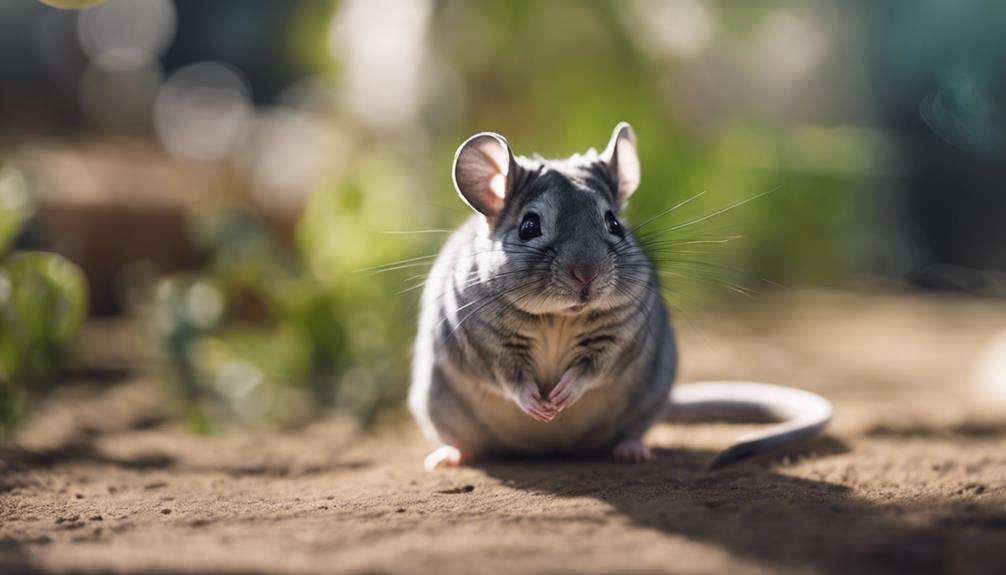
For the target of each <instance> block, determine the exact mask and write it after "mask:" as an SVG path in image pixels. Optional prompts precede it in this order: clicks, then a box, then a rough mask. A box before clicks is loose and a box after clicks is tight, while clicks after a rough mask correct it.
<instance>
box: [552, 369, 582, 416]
mask: <svg viewBox="0 0 1006 575" xmlns="http://www.w3.org/2000/svg"><path fill="white" fill-rule="evenodd" d="M581 395H583V386H582V385H580V384H579V380H578V379H577V378H575V377H573V376H572V375H570V374H566V375H564V376H563V378H562V380H561V381H560V382H559V383H558V385H556V386H555V387H553V388H552V391H551V392H550V393H549V394H548V401H549V402H550V403H551V404H552V405H553V406H554V409H555V412H556V413H559V412H560V411H562V410H564V409H566V408H567V407H569V406H571V405H573V404H574V403H576V400H578V399H580V396H581Z"/></svg>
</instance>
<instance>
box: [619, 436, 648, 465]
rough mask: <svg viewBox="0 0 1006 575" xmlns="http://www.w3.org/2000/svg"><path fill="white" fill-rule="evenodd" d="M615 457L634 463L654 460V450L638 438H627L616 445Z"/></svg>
mask: <svg viewBox="0 0 1006 575" xmlns="http://www.w3.org/2000/svg"><path fill="white" fill-rule="evenodd" d="M614 455H615V459H617V460H619V461H628V462H632V463H643V462H644V461H652V460H653V451H652V450H651V449H650V448H649V447H646V446H645V445H643V442H642V441H640V440H638V439H627V440H625V441H622V442H620V443H619V444H618V445H616V446H615V450H614Z"/></svg>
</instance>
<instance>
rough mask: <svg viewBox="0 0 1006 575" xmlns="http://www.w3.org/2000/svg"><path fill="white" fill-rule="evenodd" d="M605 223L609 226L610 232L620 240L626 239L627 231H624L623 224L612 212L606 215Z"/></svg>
mask: <svg viewBox="0 0 1006 575" xmlns="http://www.w3.org/2000/svg"><path fill="white" fill-rule="evenodd" d="M604 223H606V224H608V232H610V233H612V234H615V235H616V236H618V237H620V238H624V237H625V230H624V229H622V223H621V222H619V221H618V218H616V217H615V214H613V213H612V212H611V211H610V210H609V211H607V212H605V213H604Z"/></svg>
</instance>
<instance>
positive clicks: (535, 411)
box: [517, 383, 558, 423]
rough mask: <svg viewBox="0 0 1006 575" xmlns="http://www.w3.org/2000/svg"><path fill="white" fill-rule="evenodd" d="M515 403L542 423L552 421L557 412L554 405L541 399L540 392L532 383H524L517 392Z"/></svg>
mask: <svg viewBox="0 0 1006 575" xmlns="http://www.w3.org/2000/svg"><path fill="white" fill-rule="evenodd" d="M517 405H518V406H519V407H520V408H521V410H522V411H523V412H524V413H526V414H528V415H530V416H531V417H532V418H534V419H536V420H538V421H541V422H542V423H548V422H549V421H552V419H553V418H554V417H555V414H556V413H558V411H556V409H555V406H553V405H552V404H551V403H549V402H547V401H543V400H542V399H541V392H539V391H538V386H537V385H535V384H533V383H528V384H525V385H524V387H522V388H521V389H520V392H519V393H518V394H517Z"/></svg>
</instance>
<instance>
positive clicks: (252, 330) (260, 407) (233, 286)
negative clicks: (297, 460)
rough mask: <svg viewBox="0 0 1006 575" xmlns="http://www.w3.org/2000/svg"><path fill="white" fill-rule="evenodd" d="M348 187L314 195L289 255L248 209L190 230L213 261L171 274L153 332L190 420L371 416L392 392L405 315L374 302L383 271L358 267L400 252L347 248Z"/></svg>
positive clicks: (397, 381)
mask: <svg viewBox="0 0 1006 575" xmlns="http://www.w3.org/2000/svg"><path fill="white" fill-rule="evenodd" d="M350 190H351V187H346V186H344V187H341V188H340V187H333V188H324V189H321V190H319V191H318V192H317V193H316V194H315V196H314V197H313V198H312V200H311V202H310V205H309V207H308V209H307V210H306V212H305V215H304V217H303V218H302V221H301V223H300V225H299V227H298V233H297V235H298V247H297V249H295V250H292V251H290V250H284V249H282V248H281V247H280V246H279V244H278V243H277V242H276V241H275V239H274V238H273V237H272V236H271V234H270V232H269V231H268V230H267V228H266V227H265V226H264V225H263V224H262V223H261V222H260V221H258V220H257V219H256V218H255V217H254V216H253V215H251V214H250V213H248V212H245V211H233V212H228V213H225V214H220V215H218V216H216V217H214V218H212V219H211V220H209V221H206V222H203V223H202V224H201V225H197V226H196V229H197V230H198V231H197V237H198V238H199V239H200V240H201V242H200V243H201V245H203V247H204V248H205V249H206V250H207V253H208V254H209V264H208V265H207V267H206V269H205V270H203V271H202V272H201V273H200V274H199V275H198V276H196V277H174V278H170V279H169V280H167V281H166V282H165V283H164V284H163V285H162V286H161V289H160V293H159V298H158V299H159V305H158V309H159V313H158V318H159V322H158V326H159V331H160V333H161V337H162V341H163V342H164V344H165V350H166V352H167V355H168V356H169V358H170V359H171V360H172V364H173V366H174V368H175V373H176V378H175V379H176V380H177V381H178V382H180V384H181V389H182V391H183V395H184V397H185V398H186V400H187V402H188V404H189V406H190V408H189V410H188V413H189V420H190V422H192V423H193V426H194V428H196V429H198V430H208V429H211V428H212V426H213V423H214V422H217V421H228V420H239V421H245V422H255V421H259V420H266V421H272V422H275V423H280V424H294V423H302V422H304V421H306V420H307V419H308V418H309V417H310V416H313V415H317V414H320V413H324V412H325V411H326V410H328V409H331V408H332V407H340V408H344V409H347V410H349V411H351V412H352V413H354V414H356V415H357V416H358V417H359V419H360V420H361V421H362V422H364V423H367V422H369V421H371V420H372V418H373V417H374V415H375V414H376V413H377V412H378V409H379V408H380V407H382V406H384V405H386V404H388V403H390V402H392V401H394V400H395V399H397V398H399V397H400V395H401V391H402V382H403V380H404V371H405V369H407V366H406V365H404V363H403V362H401V361H389V358H392V357H398V358H400V357H401V355H400V351H401V350H402V349H403V348H404V347H405V346H406V345H407V339H408V337H409V336H408V334H409V331H410V330H407V329H405V330H403V329H402V328H403V326H405V325H408V324H407V323H406V321H407V319H406V318H407V317H408V314H407V313H404V308H403V306H400V305H399V304H398V302H394V301H391V302H389V301H382V299H381V296H382V295H385V294H386V293H387V290H386V289H385V288H386V286H381V287H379V288H378V289H375V286H380V283H381V281H382V280H381V279H377V280H375V279H373V278H372V277H371V274H367V273H364V272H361V271H360V270H361V268H362V267H364V264H365V263H366V262H368V261H380V258H383V257H389V256H392V255H393V254H395V253H396V252H395V251H394V249H392V248H388V249H380V248H381V245H380V244H371V245H370V248H371V250H370V251H369V252H368V251H367V250H365V249H362V248H363V246H361V249H360V250H346V249H344V248H345V247H346V243H347V242H351V241H353V240H354V238H355V239H356V240H357V241H359V240H361V239H364V240H365V239H366V237H367V234H365V233H363V232H362V231H361V230H360V229H358V228H357V229H355V230H354V227H353V225H354V224H353V222H354V221H356V218H353V217H351V213H352V212H353V211H354V210H355V211H357V215H359V211H360V210H362V209H363V206H365V205H367V202H358V203H354V202H352V201H350V202H345V200H346V198H347V196H351V195H352V192H351V191H350ZM333 202H335V203H340V204H341V206H342V209H331V208H332V203H333ZM347 205H348V206H353V205H355V207H348V208H347V207H346V206H347ZM339 247H341V248H343V249H339ZM361 253H367V254H368V255H367V256H365V257H363V258H362V259H361V258H360V257H359V255H360V254H361ZM398 253H400V252H398ZM346 256H348V257H346ZM368 258H369V259H368ZM199 310H201V311H199Z"/></svg>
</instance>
